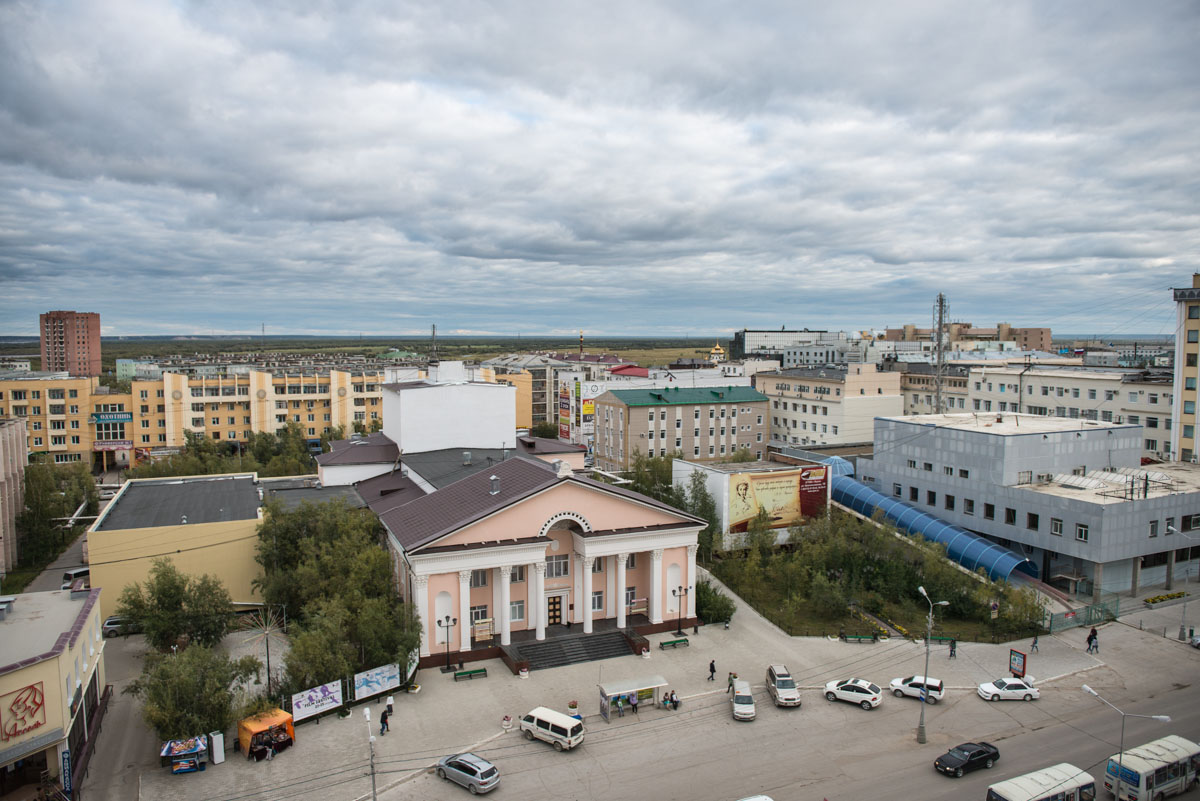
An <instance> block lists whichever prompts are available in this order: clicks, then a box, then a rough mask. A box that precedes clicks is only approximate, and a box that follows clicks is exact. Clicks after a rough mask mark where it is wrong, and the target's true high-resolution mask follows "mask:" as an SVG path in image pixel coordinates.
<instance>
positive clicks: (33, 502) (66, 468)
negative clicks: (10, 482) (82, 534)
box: [16, 461, 100, 565]
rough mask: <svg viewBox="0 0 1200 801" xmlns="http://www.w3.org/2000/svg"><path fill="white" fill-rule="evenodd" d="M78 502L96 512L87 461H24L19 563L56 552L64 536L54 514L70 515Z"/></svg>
mask: <svg viewBox="0 0 1200 801" xmlns="http://www.w3.org/2000/svg"><path fill="white" fill-rule="evenodd" d="M81 505H82V506H84V511H85V512H86V513H87V514H95V513H96V511H97V510H98V509H99V505H100V495H99V493H98V492H97V490H96V482H95V481H93V480H92V476H91V473H89V472H88V468H87V466H86V465H84V464H82V463H76V464H70V465H55V464H51V463H49V462H44V461H37V462H32V463H30V464H29V465H27V466H26V467H25V508H24V509H23V510H22V511H21V513H20V514H18V515H17V519H16V524H17V541H18V553H19V558H20V561H21V563H22V564H26V565H35V564H43V563H45V562H48V561H50V560H52V559H53V558H54V557H55V556H57V555H58V554H59V553H60V552H61V551H62V549H63V547H64V545H65V544H66V542H67V538H66V536H65V535H64V533H63V527H62V525H61V520H55V518H65V517H69V516H70V515H72V514H73V513H74V512H75V510H76V509H78V508H79V507H80V506H81ZM72 534H73V532H72ZM73 538H74V537H73V536H72V539H73Z"/></svg>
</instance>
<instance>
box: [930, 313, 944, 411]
mask: <svg viewBox="0 0 1200 801" xmlns="http://www.w3.org/2000/svg"><path fill="white" fill-rule="evenodd" d="M933 321H934V344H933V348H934V351H933V352H934V368H933V394H934V414H943V413H944V412H945V409H944V408H943V407H942V383H943V382H944V381H945V379H946V296H945V295H943V294H942V293H941V292H939V293H938V296H937V305H936V306H934V307H933Z"/></svg>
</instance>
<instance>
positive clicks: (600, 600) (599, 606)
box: [592, 590, 604, 612]
mask: <svg viewBox="0 0 1200 801" xmlns="http://www.w3.org/2000/svg"><path fill="white" fill-rule="evenodd" d="M592 611H593V612H603V611H604V590H593V591H592Z"/></svg>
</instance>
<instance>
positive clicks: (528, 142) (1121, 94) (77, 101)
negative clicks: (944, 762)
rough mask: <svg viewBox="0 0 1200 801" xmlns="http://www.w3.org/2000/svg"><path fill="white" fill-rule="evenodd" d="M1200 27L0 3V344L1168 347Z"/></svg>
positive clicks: (1194, 262) (1159, 17)
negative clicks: (953, 335) (157, 340)
mask: <svg viewBox="0 0 1200 801" xmlns="http://www.w3.org/2000/svg"><path fill="white" fill-rule="evenodd" d="M1198 23H1200V10H1198V9H1197V7H1196V6H1195V4H1193V3H1187V2H1180V3H1169V2H1162V3H1155V4H1152V5H1149V6H1145V5H1142V6H1138V5H1132V4H1128V3H1119V2H1112V3H1094V2H1089V3H1084V2H1068V3H1056V4H1045V3H1025V4H1023V3H1004V4H1001V3H995V4H990V5H980V4H963V3H954V2H944V3H903V4H891V3H883V2H878V3H835V4H818V3H811V4H801V3H792V2H780V3H765V2H764V3H754V4H740V5H739V4H732V5H731V4H727V3H715V2H713V3H707V2H694V1H693V2H687V3H683V2H676V3H647V2H628V3H620V2H614V3H584V2H578V3H575V2H559V3H546V4H534V3H516V2H512V3H504V2H495V3H484V2H458V1H457V0H442V1H441V2H438V3H411V4H405V3H396V2H386V3H384V2H381V3H377V4H375V3H355V4H352V5H348V4H346V3H333V2H328V3H322V2H312V3H307V4H302V3H297V2H278V3H275V4H271V3H268V2H262V3H254V4H247V3H244V2H233V1H229V2H221V1H220V0H217V1H216V2H203V3H201V2H195V3H188V2H181V3H160V2H150V1H149V0H144V1H143V2H138V1H137V0H130V1H128V2H116V1H111V2H69V1H66V2H60V3H40V2H33V1H32V0H30V2H15V3H12V2H10V3H6V4H0V287H2V288H3V291H2V292H0V320H2V321H3V325H0V333H7V334H19V333H32V332H34V331H35V330H36V322H37V314H38V313H39V312H40V311H45V310H48V309H51V308H75V309H80V310H88V311H99V312H100V313H101V319H102V322H103V324H104V330H105V333H120V334H141V333H191V332H208V331H216V332H218V333H220V332H229V333H238V332H251V331H257V330H258V329H259V325H260V324H261V323H265V324H266V325H267V328H268V330H269V331H275V332H276V333H285V332H291V333H349V334H353V333H359V332H364V333H376V334H379V333H383V334H387V333H394V334H400V333H415V332H422V331H426V330H428V327H429V325H430V324H431V323H437V324H438V327H439V330H441V331H447V332H450V331H456V330H457V331H464V332H495V333H501V334H511V333H515V332H518V331H521V332H526V333H553V332H564V333H566V332H571V331H573V330H577V329H579V328H583V329H585V330H587V331H590V332H593V333H596V334H601V333H608V334H675V333H679V334H683V333H697V334H699V333H715V332H724V331H729V330H732V329H737V328H742V327H752V328H753V327H775V326H778V325H785V324H786V325H787V326H788V327H802V326H808V327H813V328H817V327H828V328H853V329H861V328H867V327H873V326H884V325H898V324H901V323H905V322H917V323H922V324H924V323H925V322H926V321H927V320H928V319H929V317H930V309H931V307H932V305H933V302H934V298H935V296H936V294H937V293H938V292H939V291H942V292H945V293H946V294H947V296H948V297H949V299H950V303H951V312H952V315H953V316H954V317H955V318H956V319H966V320H972V321H974V322H976V323H977V324H980V325H993V324H994V323H995V322H997V321H1000V320H1004V321H1009V322H1013V323H1015V324H1026V325H1050V326H1053V327H1054V328H1055V329H1056V330H1060V331H1073V332H1085V331H1086V332H1097V333H1103V334H1110V333H1119V332H1128V333H1136V332H1143V333H1171V332H1172V329H1173V326H1174V309H1173V303H1172V302H1171V300H1170V294H1169V291H1168V288H1169V287H1171V286H1187V285H1190V280H1191V279H1190V274H1191V273H1192V272H1193V271H1196V270H1200V234H1198V231H1200V202H1198V201H1200V179H1198V178H1197V176H1198V175H1200V172H1198V171H1197V163H1196V152H1197V148H1196V142H1197V134H1196V131H1198V130H1200V103H1198V102H1197V101H1198V91H1200V90H1198V89H1197V87H1198V86H1200V80H1198V78H1200V75H1198V72H1200V69H1198V67H1200V58H1197V56H1196V49H1195V48H1196V46H1195V43H1196V42H1197V41H1200V24H1198Z"/></svg>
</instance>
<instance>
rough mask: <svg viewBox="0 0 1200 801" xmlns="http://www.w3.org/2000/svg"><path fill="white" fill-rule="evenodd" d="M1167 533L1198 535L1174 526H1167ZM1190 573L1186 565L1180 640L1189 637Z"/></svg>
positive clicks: (1185, 536) (1180, 619)
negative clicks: (1184, 531)
mask: <svg viewBox="0 0 1200 801" xmlns="http://www.w3.org/2000/svg"><path fill="white" fill-rule="evenodd" d="M1167 533H1168V534H1178V535H1179V536H1181V537H1183V538H1184V539H1185V540H1194V539H1196V537H1189V536H1188V535H1187V534H1184V533H1183V532H1182V531H1180V530H1179V529H1177V528H1175V527H1174V526H1167ZM1189 573H1191V570H1189V569H1188V568H1187V567H1184V569H1183V615H1182V616H1181V617H1180V618H1179V639H1180V641H1183V640H1186V639H1187V628H1186V626H1187V622H1186V621H1187V583H1188V574H1189Z"/></svg>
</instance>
